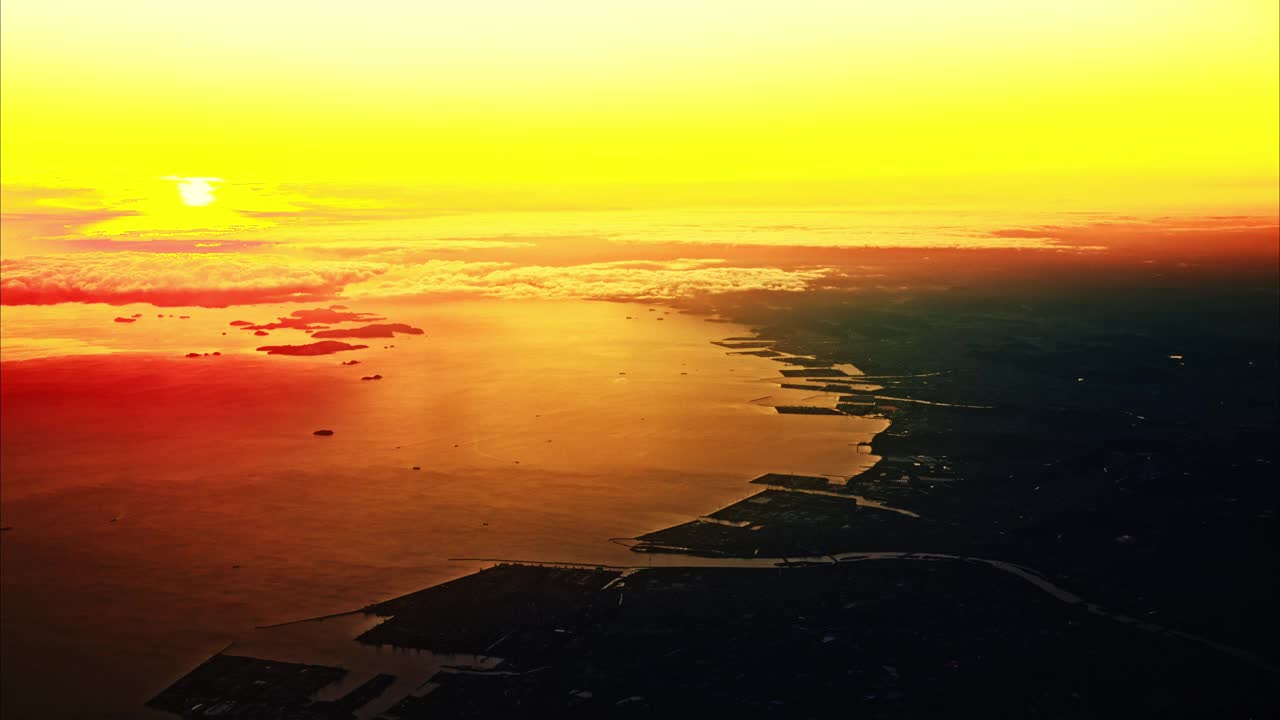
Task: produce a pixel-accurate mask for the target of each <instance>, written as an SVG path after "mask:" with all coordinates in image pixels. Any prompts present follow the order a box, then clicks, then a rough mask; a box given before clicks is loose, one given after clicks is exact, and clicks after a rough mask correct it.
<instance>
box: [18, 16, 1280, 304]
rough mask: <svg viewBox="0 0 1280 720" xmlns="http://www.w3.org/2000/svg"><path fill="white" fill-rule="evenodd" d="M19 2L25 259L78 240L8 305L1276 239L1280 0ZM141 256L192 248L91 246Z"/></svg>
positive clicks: (24, 277) (29, 274) (23, 275)
mask: <svg viewBox="0 0 1280 720" xmlns="http://www.w3.org/2000/svg"><path fill="white" fill-rule="evenodd" d="M0 12H2V13H3V17H2V18H0V20H2V21H3V22H2V23H0V33H2V35H3V36H2V38H0V40H2V41H3V42H2V43H0V52H2V53H3V56H2V58H0V59H2V61H3V62H2V64H0V73H2V75H0V87H2V88H3V91H2V92H3V97H2V102H3V108H2V110H3V124H2V129H0V150H2V151H3V157H4V163H3V166H2V168H0V195H2V197H0V200H2V202H3V215H4V217H3V240H4V242H3V244H2V245H0V253H2V254H3V256H4V257H5V258H6V259H8V260H14V259H21V258H23V257H24V256H32V255H44V256H57V257H60V258H61V259H60V260H58V261H56V262H55V261H53V260H49V259H46V260H42V261H40V263H33V262H27V263H26V264H23V263H16V264H15V263H13V262H10V263H9V264H8V265H6V268H5V270H6V273H5V274H6V279H5V290H6V295H7V298H9V299H6V301H5V302H7V303H10V302H13V300H12V298H15V297H33V295H32V293H33V292H34V293H36V294H39V293H40V292H46V295H43V296H42V297H46V298H48V297H52V296H51V295H48V294H47V293H50V292H51V293H54V294H55V296H56V293H59V292H60V293H63V295H62V296H65V297H71V296H74V295H75V293H76V292H79V291H80V290H83V289H85V288H90V287H108V286H109V287H112V288H116V289H117V290H119V289H120V288H124V290H120V292H125V293H126V294H128V293H129V292H132V291H131V290H128V288H130V287H134V286H143V285H148V284H151V285H156V286H159V287H170V286H172V287H173V288H175V289H178V290H180V289H181V287H182V286H183V284H184V283H187V284H191V283H195V285H196V286H197V287H205V285H207V284H208V281H209V279H210V278H226V279H227V280H226V282H229V283H233V284H234V283H240V282H244V283H249V284H250V285H252V283H253V282H258V281H256V280H252V278H270V282H268V284H269V285H271V286H272V287H273V288H275V287H289V286H290V283H293V282H302V283H303V284H304V285H307V287H329V286H330V284H331V283H337V285H336V286H340V287H346V286H347V284H348V283H355V282H366V281H369V280H370V278H372V277H375V276H376V277H378V278H381V280H380V281H379V282H381V283H382V285H381V286H380V287H382V288H383V289H384V290H387V289H388V288H393V289H397V291H399V290H401V289H405V288H414V287H420V286H421V285H422V283H421V282H420V281H419V279H403V278H401V279H400V280H396V281H395V282H390V281H389V280H387V278H389V277H399V276H402V275H410V276H413V278H417V276H418V275H420V274H421V272H420V270H421V268H418V267H417V266H416V265H415V263H420V262H422V261H424V260H426V259H428V258H430V259H437V260H439V259H441V258H440V257H439V252H442V251H452V252H453V254H452V255H450V256H449V257H447V258H444V259H445V260H449V259H453V260H457V259H459V258H461V257H463V256H460V255H458V253H459V252H462V251H465V250H468V249H476V248H479V249H483V250H487V251H491V250H494V249H497V248H508V249H515V248H522V247H528V246H530V245H534V246H538V247H539V248H540V249H541V250H543V251H545V252H546V253H547V254H548V256H555V257H561V256H565V255H566V254H569V250H570V249H572V250H573V251H574V252H575V253H576V255H577V256H578V257H579V259H580V261H581V262H586V261H585V260H584V259H583V258H587V257H593V256H595V255H599V254H600V253H599V252H598V248H599V247H601V246H603V245H609V244H619V243H621V244H635V243H648V244H654V243H658V244H673V243H674V244H679V243H693V244H698V245H701V244H706V243H710V244H713V245H752V246H754V245H779V246H845V245H851V246H859V245H873V246H893V245H907V246H922V247H928V246H1009V245H1014V246H1024V247H1025V246H1036V245H1052V244H1055V243H1059V242H1060V239H1054V238H1055V235H1060V234H1061V233H1056V232H1054V231H1045V230H1039V229H1037V228H1044V227H1059V226H1064V225H1068V226H1075V225H1080V226H1086V227H1087V226H1089V225H1090V223H1094V222H1098V221H1102V220H1105V221H1108V222H1121V223H1123V222H1128V220H1127V219H1126V218H1127V217H1135V218H1137V222H1139V223H1155V226H1154V227H1156V229H1157V234H1159V233H1167V232H1168V225H1169V221H1167V220H1161V219H1159V218H1162V217H1165V216H1174V217H1176V218H1181V219H1180V220H1177V221H1176V222H1174V223H1173V225H1176V226H1178V227H1184V226H1185V228H1184V229H1187V231H1188V232H1193V233H1195V232H1200V233H1204V232H1207V229H1206V228H1212V229H1215V231H1216V230H1220V229H1221V227H1222V226H1223V225H1224V223H1223V221H1213V222H1212V223H1210V225H1208V226H1206V225H1204V224H1203V223H1200V221H1198V220H1197V219H1196V218H1198V217H1199V216H1215V217H1221V216H1235V215H1243V216H1249V218H1250V219H1249V220H1246V221H1240V222H1235V223H1234V224H1235V225H1242V226H1245V229H1246V230H1247V231H1249V232H1253V231H1254V230H1257V229H1258V228H1263V230H1264V232H1265V228H1267V227H1273V226H1274V225H1275V222H1274V217H1275V216H1276V214H1277V210H1276V206H1277V203H1278V202H1280V199H1278V196H1280V190H1278V189H1277V188H1278V185H1277V183H1278V181H1277V178H1278V177H1280V145H1278V142H1280V141H1278V140H1277V138H1278V137H1280V119H1278V113H1280V109H1278V108H1280V89H1278V88H1280V80H1278V65H1280V61H1278V60H1277V57H1278V52H1280V51H1278V46H1277V26H1278V24H1280V23H1278V18H1277V6H1276V3H1274V2H1263V1H1258V0H1237V1H1235V2H1221V1H1217V2H1210V1H1209V0H1165V1H1163V2H1148V1H1145V0H1143V1H1138V0H1106V1H1104V0H1090V1H1084V2H1074V3H1070V4H1060V3H1041V2H1025V1H1024V0H1020V1H1015V0H981V1H978V2H970V3H956V2H950V1H944V0H908V1H905V2H899V3H883V2H876V3H872V2H843V1H836V0H803V1H800V2H793V3H786V4H779V3H766V2H744V1H743V0H735V1H733V2H729V1H728V0H703V1H702V2H694V3H690V2H677V1H676V0H650V1H648V2H644V3H631V2H625V3H609V4H605V5H602V4H600V3H595V2H586V1H585V0H548V2H539V3H530V2H516V1H515V0H481V1H479V2H474V3H465V4H459V3H429V2H409V1H408V0H378V1H376V2H370V3H362V4H359V5H355V4H347V5H333V4H319V5H316V4H314V3H298V2H279V1H277V2H261V1H255V2H249V1H248V0H228V1H227V2H220V3H206V4H198V3H172V2H161V1H160V0H139V1H138V2H131V3H128V4H127V5H125V6H120V5H111V4H102V3H91V2H87V1H86V0H39V1H36V0H8V1H7V2H5V3H4V4H3V7H2V9H0ZM1071 213H1090V214H1088V215H1073V214H1071ZM1225 224H1226V225H1228V226H1230V225H1232V223H1225ZM1236 229H1237V230H1238V229H1239V228H1236ZM1232 231H1233V232H1234V230H1232ZM1125 234H1127V235H1132V234H1133V233H1129V232H1128V231H1126V233H1125ZM1183 236H1185V233H1184V235H1183ZM1099 237H1102V236H1099ZM1103 239H1104V240H1105V237H1104V238H1103ZM115 241H125V242H129V243H130V244H129V245H121V244H117V243H116V242H115ZM138 241H147V242H138ZM245 242H247V243H248V244H242V243H245ZM1204 242H1211V240H1205V241H1204ZM1090 244H1096V243H1094V242H1093V241H1089V242H1084V241H1080V240H1079V239H1078V238H1077V239H1076V240H1075V241H1073V243H1072V245H1073V247H1074V246H1080V245H1090ZM122 248H127V249H130V250H136V251H147V252H150V251H155V250H164V251H166V252H168V253H173V252H175V251H177V252H179V253H180V254H178V255H174V256H172V257H166V258H146V257H142V258H137V257H132V256H124V255H119V256H116V255H111V256H107V257H102V258H94V257H80V255H83V254H84V253H85V251H88V250H92V251H96V252H99V253H103V252H107V251H116V250H120V249H122ZM672 252H675V251H672ZM66 253H76V254H77V256H76V258H69V257H63V255H64V254H66ZM195 253H199V254H200V255H197V254H195ZM424 253H425V254H424ZM433 253H435V254H433ZM210 254H216V255H218V258H216V259H215V258H210V257H203V255H210ZM482 255H483V258H482V259H484V260H493V259H495V258H494V257H493V254H492V253H491V252H490V253H487V254H485V253H482ZM697 256H698V257H705V254H700V255H697ZM467 257H469V256H467ZM637 257H638V255H637ZM675 257H678V255H676V256H675ZM389 259H390V260H392V261H393V262H391V263H390V265H389V264H388V260H389ZM606 259H610V260H613V259H617V258H616V257H613V256H610V257H609V258H606ZM667 259H668V260H670V259H672V258H670V257H669V258H667ZM339 261H340V262H339ZM523 262H524V264H528V259H527V258H526V260H525V261H523ZM51 267H53V268H54V269H53V270H50V268H51ZM436 269H437V270H439V269H441V268H439V267H437V268H436ZM475 271H476V268H474V267H473V268H469V269H467V271H466V274H467V275H468V276H471V275H474V274H475ZM682 271H685V272H692V271H693V269H692V268H685V269H684V270H682ZM700 272H702V274H703V276H704V277H707V269H706V268H702V269H701V270H700ZM131 273H132V274H131ZM137 273H142V274H141V275H136V274H137ZM116 274H120V275H119V276H116ZM497 277H498V276H493V277H491V278H490V279H488V280H486V281H485V285H486V286H488V285H490V284H492V283H496V282H498V280H497ZM157 278H158V279H157ZM246 278H249V279H246ZM432 278H433V279H432V280H430V281H429V282H427V284H428V285H439V284H441V283H443V284H445V285H449V284H450V283H451V282H453V280H456V278H454V279H453V280H450V279H448V278H447V277H446V279H445V280H439V279H438V278H436V277H435V276H434V275H433V276H432ZM46 281H47V282H49V283H52V285H51V286H49V287H45V286H43V285H40V288H44V289H43V290H41V289H39V288H37V290H32V287H31V283H36V284H37V285H39V284H40V283H44V282H46ZM264 282H265V281H264ZM511 282H514V283H516V284H517V285H519V281H518V280H515V279H512V280H511ZM600 282H607V281H606V280H601V281H600ZM618 282H622V281H621V280H618ZM719 282H721V280H716V281H714V282H712V284H713V285H716V284H717V283H719ZM23 283H25V284H23ZM470 283H471V281H470V280H467V281H466V283H464V284H470ZM20 285H21V286H20ZM220 287H222V286H220ZM368 287H369V286H367V285H366V286H365V288H366V290H368ZM115 291H116V290H113V292H115ZM370 292H372V291H370ZM23 293H26V294H25V295H24V294H23ZM68 293H70V294H68ZM86 297H87V296H86ZM112 297H114V296H112Z"/></svg>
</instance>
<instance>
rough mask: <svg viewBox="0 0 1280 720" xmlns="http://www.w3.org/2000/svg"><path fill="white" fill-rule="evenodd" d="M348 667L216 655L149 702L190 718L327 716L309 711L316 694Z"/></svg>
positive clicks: (247, 719)
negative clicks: (312, 696) (313, 696)
mask: <svg viewBox="0 0 1280 720" xmlns="http://www.w3.org/2000/svg"><path fill="white" fill-rule="evenodd" d="M346 673H347V671H346V670H343V669H342V668H336V667H326V666H323V665H304V664H299V663H288V662H276V661H271V660H259V659H257V658H250V657H240V656H237V655H214V656H213V657H212V658H210V659H209V660H206V661H205V662H204V663H203V664H202V665H200V667H198V668H196V669H195V670H193V671H191V672H190V673H189V674H188V675H186V676H185V677H183V678H182V679H181V680H179V681H178V682H176V683H174V684H173V685H172V686H170V687H169V688H168V689H166V690H165V691H164V692H162V693H160V694H159V695H157V696H156V697H155V698H154V699H152V700H151V701H150V702H149V703H147V704H148V705H149V706H151V707H153V708H155V709H157V710H164V711H167V712H171V713H175V714H178V715H182V716H183V717H191V718H195V717H219V718H233V719H234V720H259V719H261V718H291V719H294V718H296V719H298V720H302V719H303V718H317V719H318V718H321V717H325V716H323V715H319V714H313V713H309V712H307V707H308V706H309V705H311V704H312V701H311V699H310V698H311V695H313V694H314V693H315V692H316V691H318V690H320V689H321V688H324V687H325V686H328V685H331V684H333V683H335V682H337V681H339V680H341V679H342V677H343V676H344V675H346Z"/></svg>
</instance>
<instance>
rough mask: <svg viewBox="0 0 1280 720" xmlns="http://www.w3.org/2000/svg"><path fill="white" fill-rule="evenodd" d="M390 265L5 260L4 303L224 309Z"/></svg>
mask: <svg viewBox="0 0 1280 720" xmlns="http://www.w3.org/2000/svg"><path fill="white" fill-rule="evenodd" d="M386 267H387V266H386V265H383V264H378V263H367V262H354V261H348V262H314V261H313V262H299V261H297V260H291V259H288V258H282V257H275V256H269V255H237V254H188V253H146V252H117V253H79V254H68V255H57V256H32V257H23V258H15V259H11V260H4V261H3V262H0V303H3V304H5V305H52V304H56V303H64V302H83V303H106V304H109V305H124V304H128V303H135V302H146V303H151V304H153V305H158V306H162V307H166V306H167V307H173V306H192V305H194V306H202V307H226V306H228V305H247V304H256V303H268V302H294V301H314V300H325V299H330V298H333V297H335V296H337V295H338V293H339V292H341V290H342V289H343V288H344V287H345V286H347V285H348V284H350V283H354V282H360V281H365V280H369V279H371V278H373V277H376V276H377V275H379V274H380V273H383V272H385V271H386Z"/></svg>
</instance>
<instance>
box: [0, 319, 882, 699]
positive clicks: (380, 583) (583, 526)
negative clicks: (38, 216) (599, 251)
mask: <svg viewBox="0 0 1280 720" xmlns="http://www.w3.org/2000/svg"><path fill="white" fill-rule="evenodd" d="M292 309H295V308H292V307H282V308H277V307H270V308H264V307H258V308H251V309H245V308H240V309H237V310H225V311H223V310H218V311H214V310H199V309H174V310H173V311H172V313H173V315H175V316H177V315H179V314H186V315H191V316H192V317H191V319H190V320H181V321H180V320H178V319H177V318H176V317H174V318H165V319H159V318H156V317H155V315H156V309H155V308H150V307H146V306H139V307H138V308H107V307H105V306H62V307H58V308H14V309H12V310H11V309H8V308H6V310H5V334H6V337H5V357H6V358H30V359H23V360H10V361H8V362H6V363H4V365H3V403H2V405H0V407H2V412H3V418H2V419H3V425H2V426H0V442H2V444H3V453H2V455H0V470H2V471H3V476H4V482H3V486H2V489H0V499H2V500H3V508H2V517H0V521H2V522H3V524H4V525H6V526H12V530H8V531H5V532H4V533H3V543H2V545H0V560H2V562H0V586H2V590H3V597H4V602H3V607H2V608H0V619H2V622H3V639H2V645H3V666H4V672H3V682H4V688H3V703H4V709H5V715H6V717H15V718H18V717H39V716H49V715H50V714H54V715H58V716H65V717H111V718H115V717H141V716H144V711H143V710H142V709H141V705H142V703H143V702H145V700H146V699H148V698H149V697H150V696H151V695H153V694H154V693H156V692H157V691H159V690H161V689H163V688H164V687H165V686H167V685H168V684H169V683H171V682H172V681H173V680H175V679H176V678H177V677H179V676H181V675H182V674H183V673H185V672H186V671H187V670H189V669H190V668H191V667H192V666H194V665H195V664H197V663H199V662H200V661H202V660H203V659H204V658H205V657H206V656H207V655H209V654H210V653H213V652H216V651H217V650H219V649H221V648H222V647H224V646H225V645H226V644H227V643H229V642H232V641H234V640H236V639H238V638H240V639H242V638H244V637H245V636H246V635H247V634H249V633H250V631H251V629H252V628H253V627H254V626H255V625H258V624H265V623H273V622H280V621H284V620H289V619H294V618H301V617H308V616H314V615H321V614H327V613H333V612H338V611H344V610H348V609H352V608H355V607H359V606H362V605H364V604H367V603H369V602H372V601H376V600H379V599H383V598H387V597H390V596H394V595H396V594H400V593H404V592H408V591H411V590H414V589H417V588H420V587H423V586H426V585H430V584H434V583H437V582H440V581H442V580H446V579H448V578H451V577H454V576H457V575H460V574H464V573H466V572H469V571H470V570H472V569H473V566H469V565H466V564H460V563H456V562H450V561H449V558H451V557H520V558H536V559H552V560H566V561H579V562H620V563H635V562H636V560H637V558H636V556H635V555H632V554H630V553H628V552H627V551H626V550H625V549H624V548H621V547H619V546H617V545H614V544H611V543H609V542H607V539H608V538H610V537H618V536H634V535H637V534H640V533H644V532H648V531H651V530H654V529H657V528H660V527H664V526H666V525H669V524H672V523H676V522H682V521H684V520H687V519H689V518H690V517H691V516H694V515H699V514H703V513H707V512H711V511H712V510H714V509H716V508H718V507H720V506H722V505H724V504H727V503H729V502H732V501H734V500H737V499H739V498H741V497H744V496H745V495H747V494H749V493H750V492H751V490H752V487H751V486H749V485H747V484H746V481H747V480H749V479H751V478H752V477H754V476H756V475H758V474H760V473H763V472H770V471H775V472H797V473H834V474H850V473H852V472H854V471H856V470H857V469H859V468H861V467H865V466H866V465H869V464H870V463H871V462H873V461H874V460H875V458H874V457H873V456H868V455H858V454H857V453H856V447H855V444H856V443H858V442H860V441H864V440H867V439H869V438H870V437H871V435H872V434H873V433H875V432H878V431H879V430H881V429H882V428H883V425H884V422H883V421H881V420H875V419H866V418H841V417H822V416H780V415H776V414H774V412H773V411H772V410H771V409H769V408H768V407H763V406H761V405H759V404H755V405H753V404H750V403H749V402H748V401H749V400H753V399H756V398H760V397H762V396H773V400H774V401H781V400H782V399H783V398H786V401H787V402H792V401H797V400H799V399H800V398H802V397H807V396H808V395H810V394H811V393H807V392H801V391H780V390H779V389H778V387H777V385H776V384H774V383H773V382H771V380H773V379H776V377H777V375H778V372H777V371H778V369H779V368H780V365H779V364H778V363H776V362H773V361H770V360H767V359H762V358H754V357H745V356H740V355H739V356H731V355H727V354H726V353H725V351H724V350H723V349H722V348H719V347H716V346H713V345H711V344H710V341H711V340H716V339H720V338H723V337H725V336H729V335H741V334H745V332H746V330H745V329H744V328H741V327H737V326H733V325H728V324H721V323H709V322H705V321H703V319H702V318H699V317H693V316H686V315H680V314H678V313H674V312H672V313H670V314H664V312H663V311H662V310H661V309H660V310H658V311H657V312H649V311H648V309H647V308H646V307H644V306H638V305H625V304H613V303H588V302H545V301H543V302H539V301H529V302H517V301H469V302H454V303H436V304H419V305H402V306H386V305H381V306H369V307H357V308H353V309H356V310H368V311H376V312H380V313H385V314H386V315H387V317H388V318H389V320H390V321H394V322H406V323H410V324H413V325H416V326H418V327H422V328H424V329H425V330H426V331H427V332H426V335H422V336H413V337H397V338H396V339H394V340H385V341H384V340H365V341H353V342H366V343H368V344H370V345H371V346H372V347H371V348H370V349H368V350H362V351H356V352H349V353H342V354H338V355H330V356H321V357H313V358H300V357H265V356H263V355H261V354H257V353H254V352H253V351H252V348H253V347H254V346H255V345H257V344H264V343H267V342H270V343H271V344H278V343H285V342H305V341H306V337H305V336H304V335H302V333H301V332H299V331H276V332H273V333H272V336H271V337H269V338H255V337H253V336H252V335H251V333H243V332H242V331H239V330H236V329H234V328H230V327H228V325H227V323H229V322H230V321H231V320H234V319H238V318H244V319H247V320H251V321H267V320H270V319H272V318H273V317H274V316H276V315H286V314H288V312H289V311H290V310H292ZM134 312H139V313H142V314H143V317H142V318H140V319H139V320H138V321H137V322H136V323H133V324H126V323H112V318H113V317H114V316H116V315H123V316H128V315H130V314H132V313H134ZM166 314H168V313H167V312H166ZM627 316H631V317H632V318H634V319H631V320H628V319H626V318H627ZM659 317H661V318H662V320H658V318H659ZM222 332H227V335H225V336H224V335H222V334H221V333H222ZM392 344H394V345H395V347H394V348H390V349H384V345H392ZM71 348H77V350H76V351H77V352H82V353H83V352H88V351H90V350H91V349H92V348H100V349H102V350H109V351H111V352H110V353H105V352H104V353H98V354H94V353H92V352H89V354H80V355H75V356H62V357H40V356H42V355H57V354H59V353H65V352H68V351H70V349H71ZM215 350H216V351H219V352H221V353H223V355H221V356H218V357H213V356H209V357H200V358H192V359H187V358H183V357H182V355H183V354H185V353H186V352H188V351H200V352H212V351H215ZM349 359H358V360H360V361H361V364H360V365H358V366H355V367H344V366H341V365H340V362H341V361H343V360H349ZM375 373H376V374H381V375H382V376H383V377H384V379H382V380H380V381H364V382H362V381H361V380H360V379H359V378H360V376H362V375H371V374H375ZM624 373H625V374H624ZM320 428H327V429H332V430H334V431H335V434H334V435H333V436H332V437H316V436H314V435H312V431H313V430H316V429H320ZM413 466H419V467H420V468H421V470H412V469H411V468H412V467H413Z"/></svg>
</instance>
